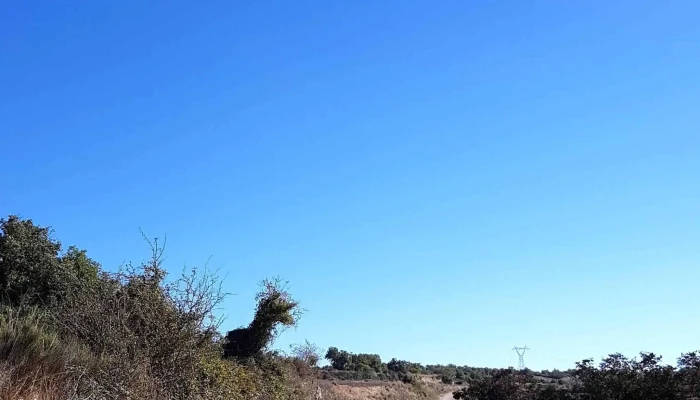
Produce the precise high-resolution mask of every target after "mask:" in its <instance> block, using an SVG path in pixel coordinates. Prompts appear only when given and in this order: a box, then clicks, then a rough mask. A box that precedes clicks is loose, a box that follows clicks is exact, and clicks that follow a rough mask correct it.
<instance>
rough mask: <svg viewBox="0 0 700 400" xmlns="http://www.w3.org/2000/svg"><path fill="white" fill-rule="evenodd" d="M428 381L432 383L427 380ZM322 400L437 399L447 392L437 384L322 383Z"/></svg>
mask: <svg viewBox="0 0 700 400" xmlns="http://www.w3.org/2000/svg"><path fill="white" fill-rule="evenodd" d="M428 381H432V380H430V379H428ZM321 387H322V388H323V392H324V397H323V398H324V400H420V399H438V398H439V397H440V393H443V392H447V391H449V388H447V386H445V385H442V384H440V383H437V382H420V381H419V382H418V383H415V384H406V383H402V382H380V381H333V382H331V381H323V382H322V384H321Z"/></svg>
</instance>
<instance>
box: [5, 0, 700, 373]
mask: <svg viewBox="0 0 700 400" xmlns="http://www.w3.org/2000/svg"><path fill="white" fill-rule="evenodd" d="M699 13H700V3H697V2H695V1H680V0H679V1H673V2H640V1H615V2H604V1H587V2H559V1H502V2H487V1H444V2H428V1H425V2H421V1H405V0H404V1H385V2H374V1H348V2H317V1H295V2H253V1H248V2H227V1H219V2H198V3H196V4H195V3H194V2H180V3H176V2H172V1H167V2H166V1H147V2H94V1H84V2H69V3H68V2H41V3H40V2H9V3H7V4H5V6H4V10H3V12H2V13H0V59H1V60H2V61H1V62H0V90H1V92H2V96H0V138H1V140H2V144H3V146H2V153H1V156H0V171H2V172H1V176H2V190H1V192H0V214H2V215H7V214H10V213H18V214H21V215H23V216H25V217H28V218H33V219H34V220H35V221H36V222H37V223H39V224H42V225H51V226H53V227H54V229H55V230H56V234H57V237H58V238H60V239H61V240H62V241H63V242H64V243H65V244H77V245H79V246H80V247H83V248H86V249H88V252H89V254H90V255H91V256H92V257H93V258H95V259H97V260H99V261H100V262H102V264H103V265H104V267H105V268H107V269H115V268H116V267H117V266H118V265H119V264H120V263H121V262H122V261H124V260H134V261H139V260H141V259H143V258H145V257H146V255H147V250H148V249H147V247H146V246H145V245H144V243H143V242H142V240H141V237H140V235H139V232H138V229H139V228H143V229H144V230H145V231H146V233H147V234H148V235H149V236H162V235H164V234H167V235H168V252H167V255H168V258H167V267H168V268H169V269H170V270H171V271H174V272H177V271H179V270H180V269H181V268H182V266H183V265H185V264H187V265H201V264H202V263H204V262H205V261H206V260H207V259H208V258H209V257H210V256H211V257H212V259H211V261H210V266H213V267H217V268H220V270H221V271H222V273H224V274H225V275H226V284H225V288H226V290H227V291H229V292H233V293H236V295H235V296H233V297H231V298H230V299H229V300H228V301H227V303H226V304H225V308H224V310H223V311H222V312H223V313H224V314H226V315H227V316H228V318H227V320H226V322H225V325H224V328H234V327H236V326H238V325H241V324H245V323H247V322H248V321H249V320H250V318H251V316H252V309H253V295H254V293H255V291H256V286H255V285H256V282H258V281H259V280H260V279H262V278H265V277H269V276H275V275H280V276H282V277H284V278H286V279H288V280H290V284H291V289H292V292H293V293H294V294H295V295H296V296H297V297H298V298H299V299H300V300H301V301H302V302H303V305H304V306H305V307H306V308H307V309H308V312H307V314H306V315H305V316H304V317H303V319H302V321H301V325H300V326H299V328H298V329H297V330H296V331H289V332H287V333H285V334H284V335H283V336H282V337H281V338H280V340H279V341H278V343H277V345H278V346H279V347H282V348H286V347H287V346H288V345H289V343H294V342H301V341H303V340H304V339H309V340H310V341H312V342H315V343H317V344H318V345H319V346H321V347H324V348H325V347H328V346H337V347H340V348H342V349H347V350H349V351H352V352H370V353H378V354H380V355H381V356H382V358H384V359H390V358H391V357H398V358H402V359H409V360H413V361H418V362H422V363H456V364H469V365H476V366H492V367H496V366H507V365H515V364H516V362H517V357H516V355H515V353H514V352H513V351H511V350H510V349H511V348H512V347H513V346H514V345H516V344H518V345H525V344H527V345H528V346H529V347H531V348H532V350H531V352H530V353H528V354H527V357H526V361H527V363H528V366H530V367H532V368H538V369H539V368H553V367H559V368H568V367H571V366H573V363H574V362H575V361H577V360H580V359H582V358H585V357H596V358H597V359H599V358H600V357H601V356H603V355H605V354H608V353H611V352H616V351H620V352H623V353H626V354H629V355H633V354H635V353H637V352H639V351H642V350H648V351H655V352H658V353H661V354H663V355H665V356H666V357H667V358H668V360H669V361H673V359H675V357H677V356H678V355H680V353H681V352H683V351H690V350H694V349H696V348H698V347H700V345H698V342H697V331H698V329H700V296H698V295H697V282H698V279H700V268H698V266H699V262H700V253H699V249H700V248H699V247H698V246H699V244H700V224H699V223H700V202H699V200H700V133H699V132H700V113H699V112H698V109H699V108H698V107H699V106H700V74H698V71H700V30H699V29H698V28H697V24H696V22H697V18H696V17H697V15H698V14H699Z"/></svg>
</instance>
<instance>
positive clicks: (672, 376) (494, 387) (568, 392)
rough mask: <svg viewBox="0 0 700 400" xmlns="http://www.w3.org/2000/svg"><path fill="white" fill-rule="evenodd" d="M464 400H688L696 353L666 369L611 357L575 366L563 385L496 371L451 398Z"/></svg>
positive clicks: (696, 381)
mask: <svg viewBox="0 0 700 400" xmlns="http://www.w3.org/2000/svg"><path fill="white" fill-rule="evenodd" d="M453 397H454V398H455V399H464V400H614V399H619V400H690V399H698V398H700V354H699V353H698V352H690V353H686V354H683V355H681V356H680V357H679V358H678V360H677V362H676V365H667V364H664V363H663V362H662V358H661V357H660V356H658V355H656V354H653V353H640V355H639V357H638V358H635V359H630V358H627V357H625V356H623V355H622V354H612V355H610V356H608V357H606V358H605V359H603V360H602V361H601V362H600V363H599V364H598V365H595V364H594V363H593V361H592V360H583V361H581V362H579V363H577V364H576V368H574V369H573V370H572V371H571V376H570V377H569V378H567V380H566V381H564V380H559V381H557V383H556V384H551V383H544V382H543V381H542V380H538V379H537V378H536V377H535V376H533V375H532V374H529V373H527V372H526V371H516V370H514V369H502V370H496V371H494V372H493V373H492V374H490V375H489V376H488V377H485V378H483V379H479V380H477V381H475V382H473V383H472V384H471V385H469V386H468V387H466V388H463V389H460V390H458V391H456V392H454V393H453Z"/></svg>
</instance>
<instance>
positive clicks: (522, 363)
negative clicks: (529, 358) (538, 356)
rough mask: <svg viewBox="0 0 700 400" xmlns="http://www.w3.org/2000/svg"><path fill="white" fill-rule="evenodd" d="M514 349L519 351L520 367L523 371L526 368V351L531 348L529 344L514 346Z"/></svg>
mask: <svg viewBox="0 0 700 400" xmlns="http://www.w3.org/2000/svg"><path fill="white" fill-rule="evenodd" d="M513 350H515V352H516V353H518V369H519V370H521V371H522V370H524V369H525V352H526V351H527V350H530V349H528V348H527V346H525V347H518V346H515V347H513Z"/></svg>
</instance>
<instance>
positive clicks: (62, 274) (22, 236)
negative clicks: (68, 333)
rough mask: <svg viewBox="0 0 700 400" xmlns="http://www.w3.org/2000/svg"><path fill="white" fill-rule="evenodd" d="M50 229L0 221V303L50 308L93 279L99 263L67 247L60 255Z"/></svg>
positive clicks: (12, 220) (20, 221)
mask: <svg viewBox="0 0 700 400" xmlns="http://www.w3.org/2000/svg"><path fill="white" fill-rule="evenodd" d="M51 233H52V230H51V229H50V228H46V227H40V226H36V225H34V223H33V222H32V220H30V219H27V220H25V219H21V218H20V217H18V216H16V215H11V216H9V217H8V218H7V219H0V291H1V292H2V293H1V295H2V297H1V298H0V302H2V303H4V304H7V305H18V304H20V303H26V304H39V305H50V304H53V303H56V301H58V300H60V299H61V298H62V297H63V296H64V295H65V294H66V293H68V292H69V291H73V290H78V289H81V288H82V286H83V285H84V284H86V283H89V282H93V281H95V280H96V279H97V272H98V269H99V264H97V263H96V262H95V261H93V260H91V259H90V258H88V257H87V255H86V252H85V251H84V250H79V249H78V248H76V247H74V246H71V247H69V248H68V251H67V252H66V253H65V254H61V243H60V242H59V241H57V240H55V239H53V238H52V237H51Z"/></svg>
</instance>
